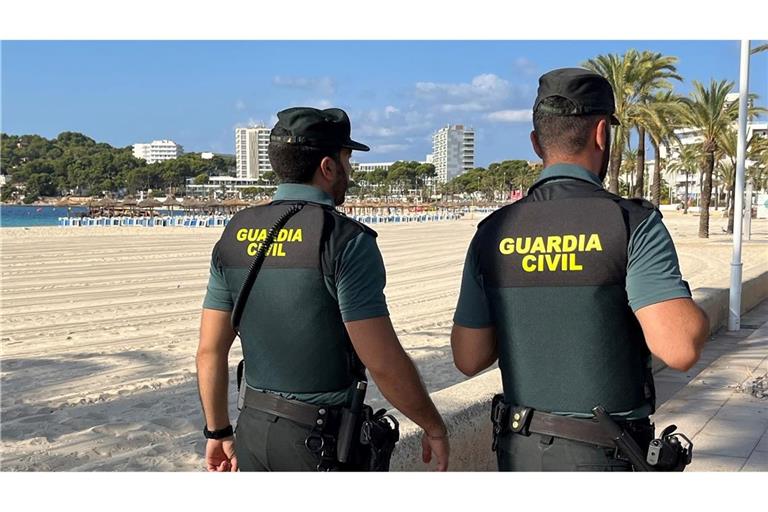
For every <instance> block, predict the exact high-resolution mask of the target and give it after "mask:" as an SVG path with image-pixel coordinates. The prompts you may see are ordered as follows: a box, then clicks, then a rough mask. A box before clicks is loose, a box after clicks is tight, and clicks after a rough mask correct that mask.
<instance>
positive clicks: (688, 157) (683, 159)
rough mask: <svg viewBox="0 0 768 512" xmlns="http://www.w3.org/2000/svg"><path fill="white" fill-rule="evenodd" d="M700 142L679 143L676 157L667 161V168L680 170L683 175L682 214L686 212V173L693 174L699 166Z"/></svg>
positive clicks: (675, 170)
mask: <svg viewBox="0 0 768 512" xmlns="http://www.w3.org/2000/svg"><path fill="white" fill-rule="evenodd" d="M700 154H701V145H700V144H680V145H679V146H678V155H677V158H675V159H673V160H671V161H670V162H669V170H671V171H674V172H682V173H683V174H684V175H685V194H684V196H683V214H686V213H688V175H689V174H693V173H695V172H696V170H697V169H698V168H699V167H700V164H699V155H700Z"/></svg>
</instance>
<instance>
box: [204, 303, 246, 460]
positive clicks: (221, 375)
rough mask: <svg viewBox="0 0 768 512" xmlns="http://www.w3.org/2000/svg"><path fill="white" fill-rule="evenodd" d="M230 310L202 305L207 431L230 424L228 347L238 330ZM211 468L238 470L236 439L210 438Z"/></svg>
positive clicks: (206, 453)
mask: <svg viewBox="0 0 768 512" xmlns="http://www.w3.org/2000/svg"><path fill="white" fill-rule="evenodd" d="M229 316H230V312H229V311H220V310H216V309H206V308H203V314H202V318H201V320H200V343H199V345H198V347H197V357H196V363H197V384H198V390H199V392H200V403H201V404H202V406H203V414H204V416H205V423H206V426H207V427H208V430H211V431H213V430H220V429H222V428H226V427H227V425H229V424H230V421H229V409H228V404H227V387H228V381H229V349H230V347H231V346H232V341H233V340H234V339H235V333H234V331H232V327H231V326H230V324H229ZM205 460H206V466H207V469H208V471H237V458H236V457H235V451H234V441H233V439H232V437H229V438H226V439H218V440H216V439H209V440H208V443H207V444H206V449H205Z"/></svg>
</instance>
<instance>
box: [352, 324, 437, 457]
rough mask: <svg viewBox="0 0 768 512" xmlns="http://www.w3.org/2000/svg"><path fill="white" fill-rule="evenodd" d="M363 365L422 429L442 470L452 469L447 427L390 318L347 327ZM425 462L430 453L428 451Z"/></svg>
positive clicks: (381, 388)
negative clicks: (449, 464) (449, 467)
mask: <svg viewBox="0 0 768 512" xmlns="http://www.w3.org/2000/svg"><path fill="white" fill-rule="evenodd" d="M345 325H346V327H347V332H348V333H349V337H350V339H351V341H352V345H353V347H354V349H355V352H356V353H357V355H358V357H359V358H360V361H362V362H363V364H364V365H365V366H366V367H367V368H368V372H369V373H370V374H371V378H372V379H373V380H374V382H376V385H377V386H378V387H379V390H380V391H381V394H382V395H384V397H385V398H386V399H387V400H388V401H389V403H391V404H392V405H393V406H394V407H395V408H396V409H397V410H399V411H400V412H402V413H403V414H405V415H406V416H407V417H408V418H410V419H411V420H412V421H413V422H414V423H416V424H417V425H419V426H420V427H421V428H422V429H423V430H424V432H425V433H426V436H427V438H428V439H429V441H428V443H429V445H430V449H431V450H433V451H434V452H435V455H436V456H437V459H438V460H437V463H438V470H442V471H444V470H445V469H447V467H448V444H447V442H436V441H440V440H443V441H446V435H447V430H446V427H445V423H443V419H442V417H441V416H440V414H439V413H438V412H437V408H435V404H434V403H433V402H432V399H431V398H430V397H429V393H427V390H426V389H425V388H424V383H423V382H422V381H421V377H420V376H419V372H418V370H416V367H415V366H414V364H413V361H411V358H410V357H408V354H406V353H405V350H403V347H402V345H400V341H399V340H398V339H397V334H395V330H394V329H393V327H392V322H391V321H390V320H389V317H388V316H380V317H376V318H368V319H365V320H356V321H352V322H346V323H345ZM424 450H425V451H424V454H423V458H424V462H429V458H430V457H429V453H428V451H427V448H426V447H424Z"/></svg>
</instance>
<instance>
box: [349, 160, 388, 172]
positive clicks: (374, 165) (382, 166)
mask: <svg viewBox="0 0 768 512" xmlns="http://www.w3.org/2000/svg"><path fill="white" fill-rule="evenodd" d="M349 163H350V164H351V166H352V170H353V171H355V172H358V171H359V172H373V171H378V170H383V171H387V170H389V168H390V166H391V165H392V164H394V163H395V162H370V163H362V162H349Z"/></svg>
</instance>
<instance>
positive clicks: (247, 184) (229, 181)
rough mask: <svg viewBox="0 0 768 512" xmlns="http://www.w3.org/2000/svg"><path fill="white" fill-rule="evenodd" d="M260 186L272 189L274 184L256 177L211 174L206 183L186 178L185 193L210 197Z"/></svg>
mask: <svg viewBox="0 0 768 512" xmlns="http://www.w3.org/2000/svg"><path fill="white" fill-rule="evenodd" d="M251 187H260V188H262V189H274V188H276V186H275V185H266V184H264V183H262V182H261V181H260V180H258V179H253V178H233V177H231V176H211V177H210V178H209V179H208V183H205V184H202V185H198V184H196V183H195V178H187V187H186V190H187V194H188V195H193V196H202V197H210V196H211V194H213V195H224V196H226V195H229V194H232V193H233V192H239V191H240V190H242V189H244V188H251Z"/></svg>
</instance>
